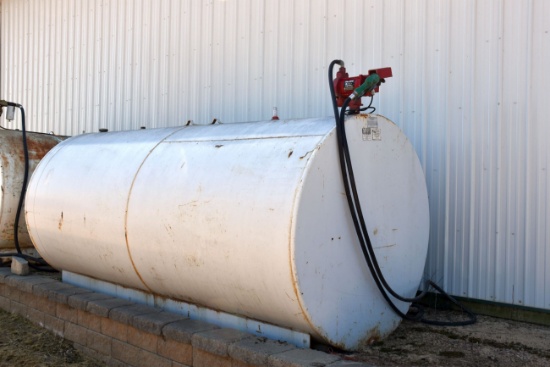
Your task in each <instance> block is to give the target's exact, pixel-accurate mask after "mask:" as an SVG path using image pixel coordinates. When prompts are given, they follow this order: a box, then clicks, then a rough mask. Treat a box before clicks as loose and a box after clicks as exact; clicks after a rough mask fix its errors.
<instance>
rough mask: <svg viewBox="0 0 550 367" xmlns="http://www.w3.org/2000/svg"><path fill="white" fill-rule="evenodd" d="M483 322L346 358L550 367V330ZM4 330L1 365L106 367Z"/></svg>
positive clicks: (24, 327) (48, 337)
mask: <svg viewBox="0 0 550 367" xmlns="http://www.w3.org/2000/svg"><path fill="white" fill-rule="evenodd" d="M426 317H428V318H433V317H436V318H443V319H449V320H456V319H457V318H458V317H460V315H457V314H456V313H455V312H453V311H444V312H440V311H438V312H437V313H434V311H433V310H429V309H428V310H427V311H426ZM478 320H479V321H478V323H477V324H475V325H470V326H463V327H439V326H430V325H425V324H420V323H413V322H403V323H402V324H401V325H400V326H399V328H398V329H397V330H396V331H395V332H394V333H392V334H391V335H390V336H389V337H388V338H386V339H385V340H383V341H380V342H377V343H375V344H374V345H371V346H370V347H366V348H364V349H363V350H362V351H360V352H358V353H351V354H341V356H342V357H343V358H344V359H347V360H351V361H361V362H364V363H367V364H370V365H372V366H381V367H382V366H502V367H516V366H534V367H536V366H541V367H542V366H545V367H546V366H550V327H544V326H537V325H532V324H526V323H522V322H516V321H508V320H503V319H497V318H492V317H487V316H478ZM0 329H1V331H0V367H4V366H28V367H32V366H46V367H50V366H52V367H53V366H71V367H100V366H103V364H102V363H99V362H96V361H94V360H92V359H90V358H88V357H86V356H84V355H82V354H80V353H79V352H78V351H77V350H76V349H75V348H74V347H73V346H72V343H70V342H68V341H65V340H63V339H61V338H60V337H58V336H56V335H54V334H53V333H50V332H49V331H47V330H45V329H43V328H41V327H39V326H37V325H34V324H32V323H31V322H29V321H28V320H26V319H24V318H22V317H19V316H16V315H12V314H10V313H7V312H5V311H1V310H0ZM328 352H331V353H335V354H339V353H338V352H335V351H330V350H328Z"/></svg>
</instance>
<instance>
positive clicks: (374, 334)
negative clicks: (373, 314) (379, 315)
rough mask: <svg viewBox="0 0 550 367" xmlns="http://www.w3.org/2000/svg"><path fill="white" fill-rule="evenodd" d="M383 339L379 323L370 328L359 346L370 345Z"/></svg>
mask: <svg viewBox="0 0 550 367" xmlns="http://www.w3.org/2000/svg"><path fill="white" fill-rule="evenodd" d="M381 339H382V335H381V334H380V330H379V329H378V325H377V326H375V327H374V328H372V329H370V330H369V332H368V333H367V335H365V337H363V338H362V339H361V340H360V341H359V346H360V347H361V346H369V345H372V344H374V343H376V342H379V341H380V340H381Z"/></svg>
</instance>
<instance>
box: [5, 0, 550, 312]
mask: <svg viewBox="0 0 550 367" xmlns="http://www.w3.org/2000/svg"><path fill="white" fill-rule="evenodd" d="M1 9H2V10H1V12H2V15H1V46H0V47H1V61H0V62H1V65H0V67H1V75H0V80H1V86H0V95H1V97H2V98H4V99H9V100H14V101H17V102H21V103H22V104H23V105H25V107H26V108H27V112H28V120H29V124H30V127H31V128H32V129H33V130H38V131H44V132H45V131H54V132H56V133H60V134H78V133H82V132H83V131H86V132H91V131H97V129H98V128H99V127H107V128H109V129H110V130H121V129H136V128H138V127H140V126H147V127H161V126H174V125H180V124H183V123H185V122H186V121H187V120H193V121H194V122H195V123H209V122H210V121H212V119H214V118H217V119H220V120H221V121H223V122H235V121H250V120H261V119H268V118H270V116H271V109H272V107H273V106H277V107H278V108H279V115H280V116H281V117H282V118H290V117H292V118H299V117H311V116H322V115H330V113H331V112H330V111H331V108H330V99H329V93H328V87H327V81H326V79H327V76H326V73H327V65H328V64H329V62H330V61H331V60H332V59H334V58H342V59H344V60H345V61H346V62H347V66H348V71H349V72H350V73H351V74H357V73H361V72H363V73H364V72H366V71H367V70H368V68H371V67H380V66H391V67H392V68H393V71H394V77H393V78H392V79H390V80H388V82H387V83H386V84H385V85H384V86H383V87H382V90H381V94H380V96H379V97H377V98H376V100H375V105H376V106H377V107H378V111H379V112H380V113H382V114H384V115H386V116H388V117H389V118H391V119H393V120H394V121H395V122H396V123H397V124H399V125H400V126H401V127H402V129H403V130H404V131H405V133H406V134H407V135H408V136H409V138H410V139H411V140H412V142H413V144H414V146H415V147H416V150H417V152H418V154H419V156H420V159H421V161H422V164H423V166H424V169H425V172H426V179H427V183H428V188H429V194H430V206H431V239H430V251H429V255H428V265H427V267H426V274H427V275H428V276H429V277H431V278H433V279H435V280H436V281H438V282H441V283H442V285H443V286H444V288H446V289H447V290H449V291H450V292H451V293H452V294H455V295H460V296H468V297H472V298H478V299H484V300H491V301H497V302H504V303H510V304H516V305H527V306H533V307H538V308H544V309H550V229H548V228H550V207H549V204H550V181H549V179H548V173H547V168H548V162H549V160H550V159H549V158H550V148H549V147H548V146H549V144H548V143H547V141H546V140H547V138H548V137H549V136H550V127H549V124H548V122H547V120H548V117H549V116H550V98H549V93H548V86H549V85H550V34H549V31H550V2H548V1H545V0H531V1H528V0H521V1H520V0H499V1H498V0H493V1H490V0H478V1H474V0H469V1H467V0H464V1H450V0H446V1H444V0H430V1H428V0H416V1H410V0H409V1H404V0H400V1H398V0H391V1H390V0H370V1H368V0H356V1H350V0H348V1H342V0H324V1H316V0H309V1H290V0H283V1H279V0H261V1H260V0H258V1H256V0H238V1H237V0H226V1H212V0H204V1H179V0H172V1H168V0H165V1H159V0H140V1H85V0H80V1H72V0H41V1H34V0H33V1H30V0H27V1H24V0H2V8H1ZM0 122H1V123H2V125H3V126H14V125H9V124H7V123H6V122H5V121H4V120H2V121H0Z"/></svg>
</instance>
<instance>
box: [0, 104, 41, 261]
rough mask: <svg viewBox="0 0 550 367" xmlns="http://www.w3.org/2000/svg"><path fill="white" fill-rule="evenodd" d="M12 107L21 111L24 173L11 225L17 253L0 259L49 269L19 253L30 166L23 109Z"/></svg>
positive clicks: (1, 255)
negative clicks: (8, 258) (12, 259)
mask: <svg viewBox="0 0 550 367" xmlns="http://www.w3.org/2000/svg"><path fill="white" fill-rule="evenodd" d="M10 103H11V102H10ZM12 105H13V106H15V107H17V108H19V110H20V111H21V136H22V139H23V154H24V172H23V184H22V186H21V193H20V195H19V202H18V203H17V211H16V212H15V222H14V224H13V242H14V245H15V250H16V251H17V253H13V254H0V257H14V256H15V257H20V258H22V259H25V260H27V261H33V262H36V263H38V264H39V265H41V266H48V267H49V266H50V265H49V264H48V263H47V262H46V261H44V260H43V259H40V258H37V257H34V256H30V255H26V254H24V253H23V251H21V245H20V244H19V220H20V219H21V212H22V211H23V203H24V202H25V194H26V193H27V184H28V182H29V170H30V167H29V166H30V164H29V147H28V145H27V128H26V124H25V109H24V108H23V106H22V105H20V104H17V103H13V104H12ZM29 266H30V267H31V268H33V269H36V270H40V271H51V269H50V268H41V267H39V266H36V265H34V264H31V263H29Z"/></svg>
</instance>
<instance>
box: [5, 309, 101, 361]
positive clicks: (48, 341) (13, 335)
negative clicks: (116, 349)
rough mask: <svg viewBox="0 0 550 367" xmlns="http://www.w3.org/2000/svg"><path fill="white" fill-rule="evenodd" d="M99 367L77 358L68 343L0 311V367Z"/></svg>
mask: <svg viewBox="0 0 550 367" xmlns="http://www.w3.org/2000/svg"><path fill="white" fill-rule="evenodd" d="M7 366H18V367H19V366H25V367H34V366H41V367H42V366H44V367H58V366H64V367H65V366H71V367H100V366H102V364H100V363H97V362H95V361H94V360H92V359H90V358H88V357H86V356H83V355H82V354H80V353H79V352H78V351H77V350H76V349H75V348H74V347H73V345H72V343H70V342H68V341H65V340H63V339H62V338H60V337H58V336H56V335H54V334H53V333H51V332H49V331H47V330H46V329H43V328H41V327H39V326H37V325H34V324H32V323H31V322H30V321H28V320H27V319H25V318H23V317H20V316H17V315H12V314H10V313H8V312H6V311H3V310H0V367H7Z"/></svg>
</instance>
